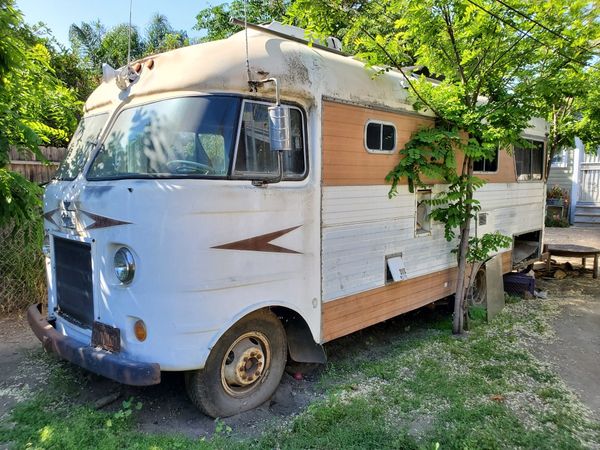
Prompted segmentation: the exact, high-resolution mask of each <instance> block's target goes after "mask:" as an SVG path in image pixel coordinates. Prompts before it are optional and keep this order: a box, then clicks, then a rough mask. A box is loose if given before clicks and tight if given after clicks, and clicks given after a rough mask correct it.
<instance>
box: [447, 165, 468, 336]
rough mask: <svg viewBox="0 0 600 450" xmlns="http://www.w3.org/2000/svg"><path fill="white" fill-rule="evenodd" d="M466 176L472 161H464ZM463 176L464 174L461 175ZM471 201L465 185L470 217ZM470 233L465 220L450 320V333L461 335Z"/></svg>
mask: <svg viewBox="0 0 600 450" xmlns="http://www.w3.org/2000/svg"><path fill="white" fill-rule="evenodd" d="M465 168H466V171H467V175H468V176H469V177H471V176H472V175H473V161H472V160H471V159H470V158H468V160H467V161H466V167H465ZM463 175H464V174H463ZM472 199H473V187H472V185H471V184H470V183H468V184H467V196H466V200H467V201H466V203H465V209H466V216H470V215H471V210H472V207H471V201H470V200H472ZM470 231H471V219H467V220H466V222H465V223H463V224H462V225H461V227H460V241H459V244H458V273H457V274H456V294H455V295H454V298H455V300H454V319H453V320H452V332H453V333H454V334H461V333H462V332H463V330H464V318H465V292H466V289H465V275H466V271H467V251H468V249H469V233H470Z"/></svg>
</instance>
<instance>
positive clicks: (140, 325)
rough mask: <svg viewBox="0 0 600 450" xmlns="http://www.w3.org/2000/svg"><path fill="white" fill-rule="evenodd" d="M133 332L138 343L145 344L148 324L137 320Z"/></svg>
mask: <svg viewBox="0 0 600 450" xmlns="http://www.w3.org/2000/svg"><path fill="white" fill-rule="evenodd" d="M133 331H134V333H135V337H136V338H137V340H138V341H140V342H144V341H145V340H146V336H147V335H148V333H147V332H146V324H145V323H144V321H143V320H141V319H140V320H136V321H135V323H134V324H133Z"/></svg>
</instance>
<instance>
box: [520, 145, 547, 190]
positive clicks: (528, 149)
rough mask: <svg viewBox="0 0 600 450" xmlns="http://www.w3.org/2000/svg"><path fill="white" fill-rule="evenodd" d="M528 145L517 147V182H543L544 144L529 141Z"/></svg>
mask: <svg viewBox="0 0 600 450" xmlns="http://www.w3.org/2000/svg"><path fill="white" fill-rule="evenodd" d="M527 143H528V144H527V145H523V146H519V145H515V163H516V169H517V180H519V181H525V180H541V179H542V173H543V167H544V164H543V161H544V143H543V142H542V141H533V140H527Z"/></svg>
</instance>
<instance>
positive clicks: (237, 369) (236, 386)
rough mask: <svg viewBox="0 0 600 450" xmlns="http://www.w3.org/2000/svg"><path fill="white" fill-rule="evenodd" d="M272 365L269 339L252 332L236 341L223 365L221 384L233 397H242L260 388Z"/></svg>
mask: <svg viewBox="0 0 600 450" xmlns="http://www.w3.org/2000/svg"><path fill="white" fill-rule="evenodd" d="M270 364H271V345H270V344H269V340H268V339H267V337H266V336H265V335H264V334H262V333H260V332H258V331H251V332H248V333H245V334H243V335H241V336H240V337H239V338H237V339H236V340H235V342H234V343H233V344H231V346H230V347H229V349H228V350H227V352H226V353H225V357H224V358H223V361H222V363H221V384H222V385H223V388H224V389H225V391H226V392H227V393H228V394H229V395H231V396H232V397H242V396H246V395H248V393H249V392H251V391H253V390H254V389H256V388H257V386H259V385H260V384H261V383H262V381H263V380H264V379H265V377H266V374H267V373H268V370H269V367H270Z"/></svg>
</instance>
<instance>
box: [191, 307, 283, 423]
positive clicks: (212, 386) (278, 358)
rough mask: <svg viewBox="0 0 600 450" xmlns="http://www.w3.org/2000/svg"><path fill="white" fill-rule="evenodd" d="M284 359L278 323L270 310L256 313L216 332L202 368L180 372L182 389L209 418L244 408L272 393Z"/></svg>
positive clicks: (280, 373)
mask: <svg viewBox="0 0 600 450" xmlns="http://www.w3.org/2000/svg"><path fill="white" fill-rule="evenodd" d="M286 361H287V343H286V336H285V330H284V329H283V325H282V324H281V322H280V321H279V319H278V318H277V317H276V316H275V315H274V314H273V313H272V312H271V311H268V310H260V311H256V312H254V313H252V314H249V315H248V316H246V317H244V318H243V319H242V320H240V321H239V322H237V323H236V324H235V325H234V326H232V327H231V328H230V329H229V330H227V331H226V332H225V334H224V335H223V336H221V338H220V339H219V341H218V342H217V344H216V345H215V346H214V347H213V349H212V350H211V352H210V355H209V356H208V359H207V360H206V364H205V366H204V369H200V370H195V371H191V372H187V373H186V376H185V384H186V388H187V392H188V395H189V397H190V399H191V400H192V402H193V403H194V404H195V405H196V406H197V407H198V408H200V409H201V410H202V411H203V412H204V413H205V414H207V415H209V416H211V417H215V418H216V417H228V416H232V415H234V414H238V413H241V412H243V411H248V410H250V409H253V408H256V407H257V406H259V405H261V404H263V403H264V402H266V401H267V400H268V399H269V398H270V397H271V396H272V395H273V393H274V392H275V390H276V389H277V387H278V386H279V382H280V381H281V376H282V375H283V371H284V369H285V364H286Z"/></svg>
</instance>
